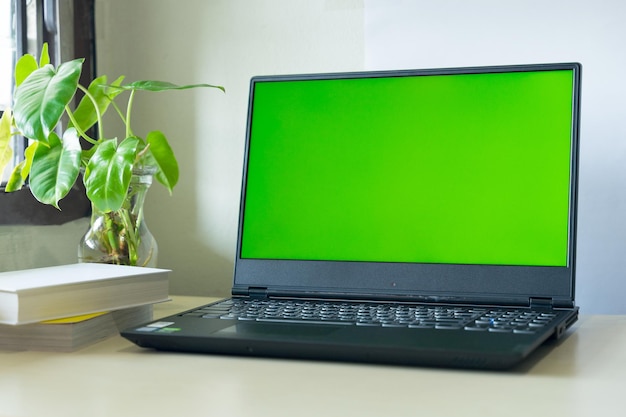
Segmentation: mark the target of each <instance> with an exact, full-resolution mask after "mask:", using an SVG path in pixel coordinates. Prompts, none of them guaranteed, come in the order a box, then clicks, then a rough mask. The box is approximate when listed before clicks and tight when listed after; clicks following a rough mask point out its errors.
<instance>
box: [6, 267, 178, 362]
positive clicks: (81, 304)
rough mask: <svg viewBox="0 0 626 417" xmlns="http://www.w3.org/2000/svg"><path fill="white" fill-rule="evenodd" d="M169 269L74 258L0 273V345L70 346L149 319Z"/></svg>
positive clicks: (163, 297)
mask: <svg viewBox="0 0 626 417" xmlns="http://www.w3.org/2000/svg"><path fill="white" fill-rule="evenodd" d="M168 274H169V271H168V270H166V269H157V268H143V267H132V266H121V265H106V264H93V263H80V264H72V265H62V266H56V267H48V268H38V269H30V270H24V271H12V272H3V273H0V349H11V350H15V349H19V350H48V351H50V350H52V351H74V350H77V349H80V348H82V347H85V346H88V345H90V344H93V343H95V342H97V341H100V340H103V339H106V338H108V337H110V336H113V335H116V334H119V331H120V330H122V329H124V328H128V327H132V326H135V325H137V324H141V323H144V322H148V321H150V320H152V305H153V304H155V303H160V302H163V301H167V300H169V278H168Z"/></svg>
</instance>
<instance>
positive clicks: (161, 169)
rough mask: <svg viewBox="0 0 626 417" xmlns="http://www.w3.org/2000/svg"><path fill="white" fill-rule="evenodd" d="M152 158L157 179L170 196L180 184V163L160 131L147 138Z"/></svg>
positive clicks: (151, 133) (150, 134) (151, 162)
mask: <svg viewBox="0 0 626 417" xmlns="http://www.w3.org/2000/svg"><path fill="white" fill-rule="evenodd" d="M146 141H147V142H148V144H149V146H150V148H149V151H150V155H151V156H152V158H151V161H150V162H149V163H150V164H151V165H155V166H156V167H157V173H156V179H157V181H159V182H160V183H161V184H163V185H164V186H165V187H166V188H167V189H168V191H169V192H170V194H171V193H172V190H173V189H174V186H175V185H176V183H178V162H177V161H176V157H175V156H174V151H173V150H172V148H171V147H170V144H169V143H168V141H167V138H166V137H165V135H164V134H163V133H161V132H159V131H154V132H150V133H148V136H147V137H146Z"/></svg>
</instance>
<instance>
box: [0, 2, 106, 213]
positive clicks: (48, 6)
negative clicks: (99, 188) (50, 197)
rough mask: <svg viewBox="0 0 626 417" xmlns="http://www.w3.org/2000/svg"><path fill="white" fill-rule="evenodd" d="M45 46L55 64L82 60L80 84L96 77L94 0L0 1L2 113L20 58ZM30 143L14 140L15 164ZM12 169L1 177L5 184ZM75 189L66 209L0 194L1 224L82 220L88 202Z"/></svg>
mask: <svg viewBox="0 0 626 417" xmlns="http://www.w3.org/2000/svg"><path fill="white" fill-rule="evenodd" d="M44 42H47V43H48V47H49V53H50V60H51V62H52V63H53V64H55V65H56V64H58V63H59V62H62V61H66V60H68V59H72V58H74V57H84V58H85V64H84V65H83V73H82V79H81V82H85V83H87V84H88V83H89V81H82V80H84V79H87V80H90V79H92V78H93V75H94V73H95V70H94V63H95V44H94V42H95V28H94V0H0V112H2V111H3V110H4V109H5V108H6V107H10V106H11V97H12V94H13V91H12V89H13V86H14V85H15V82H14V79H13V68H14V66H15V62H16V60H17V58H18V57H20V56H21V55H22V54H24V53H31V54H33V55H34V56H35V57H38V56H39V54H40V48H41V45H42V44H43V43H44ZM26 145H27V144H26V142H25V140H24V139H23V138H15V139H14V141H13V143H12V148H13V154H14V157H13V161H12V162H13V165H15V164H17V163H19V161H20V160H21V159H23V153H24V149H25V147H26ZM10 165H11V164H10ZM11 170H12V166H10V167H8V168H7V170H6V172H3V173H0V174H1V177H0V180H1V181H2V182H4V181H6V178H7V175H8V174H9V173H10V172H11ZM0 188H2V187H1V186H0ZM75 188H76V189H74V190H72V191H70V193H69V194H68V196H66V197H65V198H64V199H63V200H62V201H61V203H60V206H61V208H62V211H59V210H57V209H55V208H54V207H51V206H47V205H44V204H41V203H39V202H38V201H36V200H35V198H34V197H33V196H32V195H31V193H30V190H29V189H28V186H25V187H24V188H23V189H22V190H20V191H17V192H14V193H5V192H4V190H0V224H62V223H65V222H67V221H70V220H74V219H77V218H80V217H84V216H86V215H88V214H89V210H90V203H89V200H87V198H86V197H85V193H84V189H82V187H75Z"/></svg>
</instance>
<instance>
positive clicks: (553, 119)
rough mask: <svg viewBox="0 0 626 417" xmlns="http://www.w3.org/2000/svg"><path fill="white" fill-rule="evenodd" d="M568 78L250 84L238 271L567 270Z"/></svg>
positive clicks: (521, 75) (554, 73)
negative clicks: (261, 262) (264, 262)
mask: <svg viewBox="0 0 626 417" xmlns="http://www.w3.org/2000/svg"><path fill="white" fill-rule="evenodd" d="M572 89H573V71H571V70H550V71H533V72H503V73H498V72H496V73H478V74H447V75H421V76H399V77H391V76H381V77H364V78H349V79H341V78H340V79H306V80H283V81H265V82H264V81H259V82H256V83H255V87H254V101H253V108H252V121H251V127H250V129H251V131H250V135H251V136H250V139H249V140H250V143H249V152H248V157H249V159H248V171H247V184H246V191H245V200H244V203H245V212H244V217H243V232H242V233H243V234H242V244H241V257H242V258H252V259H294V260H331V261H332V260H337V261H373V262H420V263H453V264H494V265H539V266H565V265H567V261H568V259H567V248H568V225H569V217H568V216H569V213H568V210H569V202H570V201H569V200H570V199H569V193H570V153H571V135H572V131H571V130H572Z"/></svg>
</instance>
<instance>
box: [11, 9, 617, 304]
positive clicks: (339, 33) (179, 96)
mask: <svg viewBox="0 0 626 417" xmlns="http://www.w3.org/2000/svg"><path fill="white" fill-rule="evenodd" d="M96 7H97V16H96V19H97V20H96V23H97V29H98V36H97V42H98V48H99V55H98V68H99V72H100V73H101V74H102V73H106V74H109V75H110V76H117V75H119V74H125V75H127V77H128V79H129V80H137V79H147V78H152V79H163V80H168V81H172V82H176V83H181V84H182V83H199V82H212V83H220V84H223V85H224V86H225V87H226V88H227V93H226V94H221V93H219V92H217V91H211V90H195V91H182V92H167V93H159V94H153V95H140V96H139V97H138V100H137V103H136V104H137V105H136V113H135V120H134V123H133V126H134V128H135V130H136V131H137V133H140V134H145V133H146V130H148V129H160V130H162V131H163V132H164V133H165V134H166V135H167V136H168V137H169V138H170V140H171V142H172V144H173V147H174V150H175V151H176V153H177V155H178V157H179V160H180V162H181V182H180V184H179V186H178V187H177V189H176V190H175V191H174V195H173V196H172V197H170V196H169V195H168V194H167V192H166V191H164V190H163V189H162V188H161V187H160V186H158V185H157V186H154V187H153V189H152V191H151V193H150V195H149V196H148V203H147V213H146V214H147V218H148V222H149V225H150V228H151V230H152V231H153V233H154V234H155V236H156V237H157V238H158V240H159V243H160V265H161V266H163V267H169V268H172V269H173V270H174V273H173V277H172V291H173V293H179V294H183V293H184V294H221V295H225V294H227V292H228V289H229V287H230V284H231V279H232V265H233V258H234V250H235V238H236V228H237V209H238V204H239V187H240V180H241V166H242V165H241V164H242V158H243V142H244V128H245V118H246V106H247V94H248V91H247V89H248V81H249V78H250V77H251V76H252V75H256V74H269V73H290V72H293V73H296V72H315V71H351V70H361V69H364V68H366V69H382V68H401V67H402V68H408V67H439V66H456V65H463V66H465V65H489V64H505V63H530V62H549V61H569V60H578V61H581V62H582V63H583V65H584V70H583V122H582V143H581V178H580V214H579V245H578V261H579V275H578V294H577V301H578V302H579V304H580V305H581V306H582V309H583V312H585V313H596V312H611V313H613V312H620V313H626V303H623V302H622V297H623V296H624V295H626V280H625V279H624V273H623V272H622V268H621V262H620V261H621V259H622V257H623V256H624V254H625V253H626V248H625V246H626V243H624V238H623V236H625V235H626V233H625V232H626V221H625V220H624V215H623V213H624V212H626V210H625V209H626V199H625V196H624V193H623V192H622V188H621V185H622V181H623V178H624V175H625V170H626V168H625V167H624V166H623V165H624V164H623V161H624V154H625V152H626V141H625V140H624V139H625V135H626V133H625V130H626V128H625V127H624V123H623V121H624V120H626V114H624V113H625V111H626V110H625V108H626V106H625V105H624V104H623V103H622V102H621V101H620V100H621V98H622V97H624V96H626V91H625V90H626V83H624V82H620V79H619V77H620V75H621V73H623V72H624V68H626V65H624V64H626V62H625V60H626V53H625V52H624V47H623V40H624V39H626V25H624V24H623V22H624V21H626V3H625V2H622V1H620V0H594V1H587V0H585V1H583V0H550V1H546V0H518V1H500V0H471V1H470V0H437V1H430V0H254V1H253V0H130V1H129V0H96ZM114 133H116V132H113V133H111V135H113V134H114ZM84 228H85V223H84V222H83V223H81V221H79V222H74V223H72V224H69V225H65V226H61V227H59V226H51V227H35V228H32V227H30V228H29V227H18V226H10V227H0V270H10V269H17V268H26V267H35V266H44V265H52V264H59V263H68V262H72V261H74V260H75V256H76V247H75V244H74V242H77V241H78V238H79V237H80V235H81V234H82V232H83V230H84ZM46 242H47V243H46ZM18 253H21V254H22V256H23V257H22V258H17V254H18Z"/></svg>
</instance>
